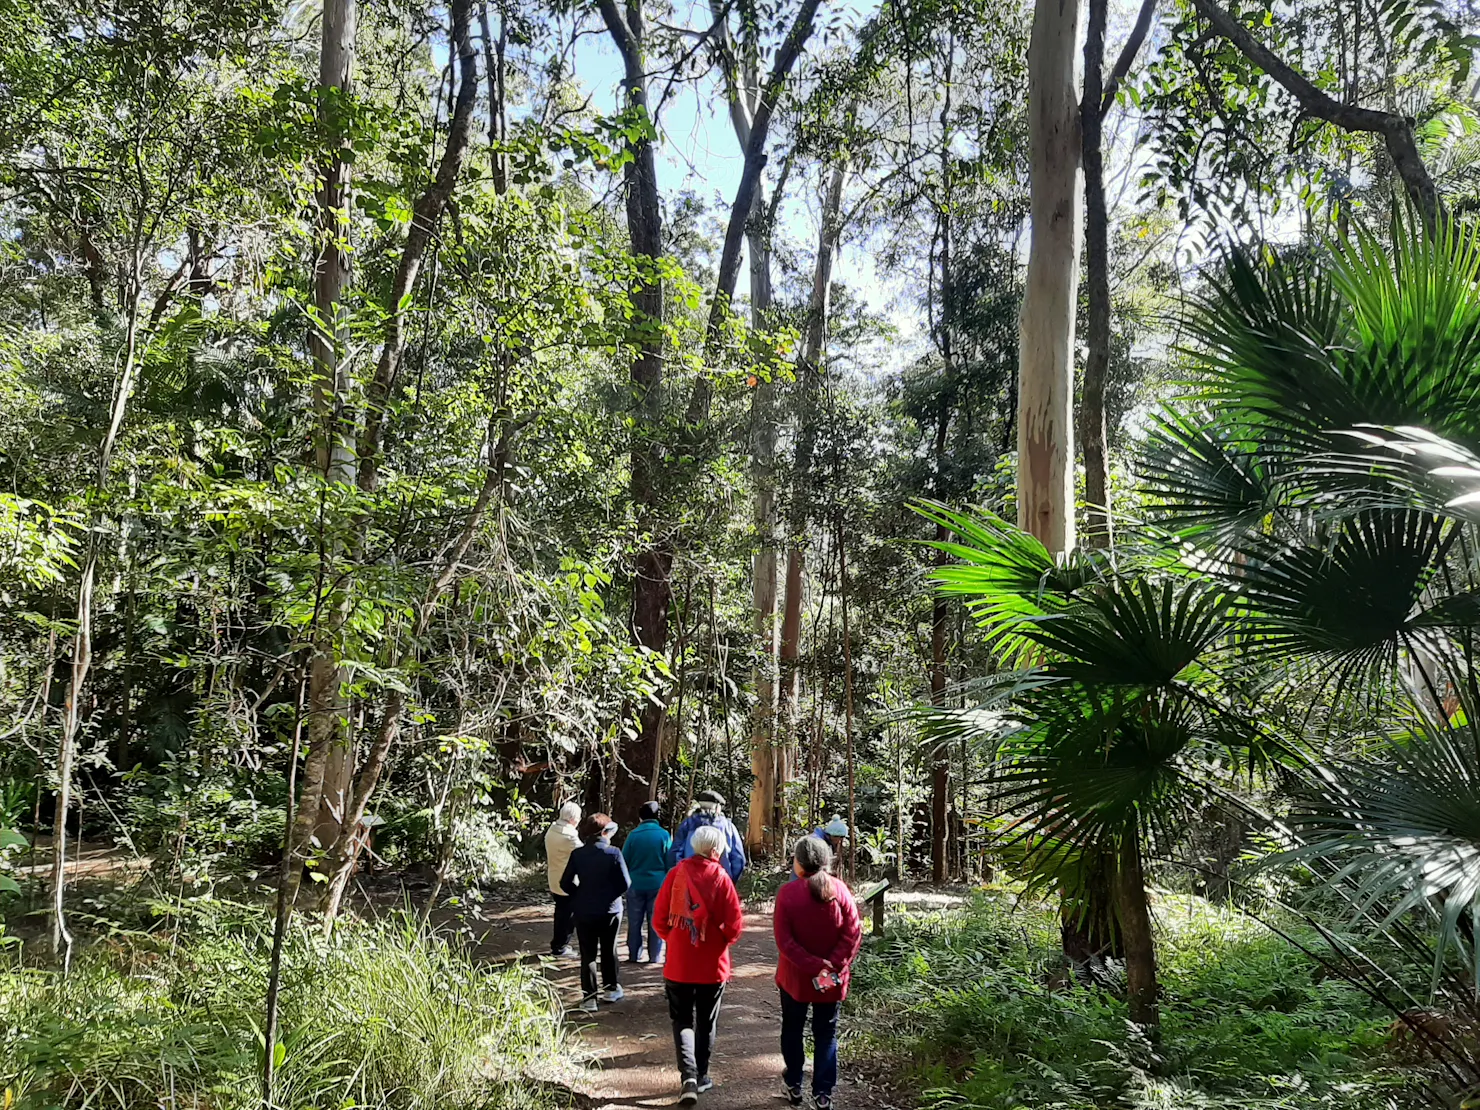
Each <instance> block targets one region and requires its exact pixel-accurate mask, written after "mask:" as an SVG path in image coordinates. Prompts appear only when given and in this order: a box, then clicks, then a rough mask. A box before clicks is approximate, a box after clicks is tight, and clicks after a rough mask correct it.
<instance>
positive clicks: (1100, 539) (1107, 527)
mask: <svg viewBox="0 0 1480 1110" xmlns="http://www.w3.org/2000/svg"><path fill="white" fill-rule="evenodd" d="M1108 7H1109V0H1089V26H1088V29H1087V32H1086V34H1085V39H1084V96H1083V98H1082V99H1081V101H1080V105H1079V121H1080V127H1081V130H1082V139H1083V150H1084V273H1085V284H1086V286H1087V289H1086V293H1087V294H1088V301H1089V314H1088V319H1087V321H1086V324H1087V334H1086V335H1085V348H1086V353H1085V359H1084V394H1083V398H1082V401H1081V407H1080V410H1079V437H1080V442H1081V443H1082V444H1083V445H1084V446H1083V450H1084V500H1085V503H1086V505H1087V507H1088V508H1087V518H1086V528H1085V542H1086V543H1087V544H1088V545H1089V546H1091V547H1109V546H1110V545H1111V543H1112V537H1113V531H1112V530H1113V527H1114V518H1113V515H1112V509H1111V505H1110V474H1109V470H1110V463H1109V454H1110V447H1109V442H1108V440H1109V435H1108V432H1107V429H1106V422H1105V380H1106V378H1107V377H1108V376H1109V373H1110V214H1109V211H1108V210H1107V208H1106V204H1105V154H1104V150H1103V149H1102V146H1101V133H1102V124H1103V121H1104V109H1103V104H1104V90H1103V88H1102V87H1101V80H1100V77H1101V74H1102V73H1103V72H1104V69H1103V67H1104V64H1105V19H1106V10H1107V8H1108ZM1142 10H1143V11H1144V10H1145V6H1144V5H1143V8H1142Z"/></svg>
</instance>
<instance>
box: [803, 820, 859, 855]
mask: <svg viewBox="0 0 1480 1110" xmlns="http://www.w3.org/2000/svg"><path fill="white" fill-rule="evenodd" d="M812 835H813V836H815V837H816V838H817V839H818V840H820V841H822V842H823V843H824V844H826V845H827V846H828V847H829V848H831V849H832V852H833V855H838V854H839V853H840V852H842V850H843V841H845V840H847V839H848V837H850V836H851V835H853V834H852V832H851V830H850V829H849V828H848V822H846V821H844V820H843V819H842V818H841V817H836V816H835V817H833V819H832V820H831V821H829V822H828V823H827V824H825V825H823V826H821V827H820V828H816V829H813V830H812Z"/></svg>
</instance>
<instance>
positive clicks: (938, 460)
mask: <svg viewBox="0 0 1480 1110" xmlns="http://www.w3.org/2000/svg"><path fill="white" fill-rule="evenodd" d="M955 59H956V36H955V33H954V31H953V32H951V33H950V34H949V35H948V37H947V46H946V72H945V81H944V82H943V92H942V103H941V109H940V152H939V154H940V176H941V189H942V193H943V195H942V197H941V203H940V207H939V210H938V212H937V215H936V240H937V242H938V243H939V245H940V304H939V312H940V320H939V323H938V324H937V325H936V327H935V328H934V331H935V345H936V348H937V349H938V350H939V351H940V361H941V374H942V376H943V377H944V379H945V380H944V382H943V383H942V389H941V391H940V408H939V411H938V412H937V413H936V425H935V452H934V460H933V462H934V466H935V474H934V481H935V491H934V492H935V496H936V498H937V499H943V498H944V497H946V496H947V491H946V484H947V483H946V480H945V477H946V475H945V471H946V465H947V458H946V446H947V444H948V443H949V435H950V428H951V416H952V411H951V410H952V407H953V402H954V392H955V390H954V385H955V381H956V348H955V345H954V343H953V342H952V340H953V336H954V332H953V328H954V325H955V319H954V316H955V307H954V297H955V291H954V284H953V278H952V274H951V240H952V234H951V233H952V220H953V218H954V217H953V214H954V206H953V204H952V201H951V198H952V190H951V138H952V134H951V103H952V96H951V93H952V87H953V84H954V82H953V77H954V73H955ZM932 323H934V321H932ZM946 538H947V537H946V529H945V526H944V525H936V529H935V540H936V543H942V542H944V541H945V539H946ZM935 563H936V565H937V566H941V565H943V564H944V563H945V552H944V551H941V550H937V551H936V552H935ZM949 617H950V613H949V609H948V608H947V605H946V599H945V597H944V596H943V595H942V594H941V593H939V592H938V591H937V592H936V593H935V595H934V597H933V598H932V599H931V609H930V704H931V705H933V706H935V707H936V708H937V709H940V708H944V706H945V702H946V647H947V643H946V641H947V638H948V629H949V627H950V624H949ZM950 799H951V752H950V748H949V746H948V744H947V742H946V741H944V740H941V741H939V742H937V743H936V745H935V747H934V748H933V749H931V752H930V877H931V879H932V880H934V881H935V882H937V883H943V882H945V881H946V873H947V857H946V840H947V831H948V827H949V818H950V808H951V802H950Z"/></svg>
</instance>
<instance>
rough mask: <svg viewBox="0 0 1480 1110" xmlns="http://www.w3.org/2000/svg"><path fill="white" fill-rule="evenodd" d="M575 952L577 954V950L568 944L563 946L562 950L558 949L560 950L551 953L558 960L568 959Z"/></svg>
mask: <svg viewBox="0 0 1480 1110" xmlns="http://www.w3.org/2000/svg"><path fill="white" fill-rule="evenodd" d="M575 954H576V950H575V949H574V948H572V947H571V946H570V945H568V944H567V945H566V946H565V947H564V948H562V949H561V950H560V951H558V952H551V953H550V955H551V956H553V957H555V959H557V960H568V959H570V958H571V957H572V956H574V955H575Z"/></svg>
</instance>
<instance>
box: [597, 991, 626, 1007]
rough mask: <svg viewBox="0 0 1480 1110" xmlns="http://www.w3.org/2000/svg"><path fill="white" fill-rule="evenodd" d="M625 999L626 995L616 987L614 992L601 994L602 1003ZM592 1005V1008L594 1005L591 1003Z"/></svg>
mask: <svg viewBox="0 0 1480 1110" xmlns="http://www.w3.org/2000/svg"><path fill="white" fill-rule="evenodd" d="M625 997H626V995H624V994H623V993H622V988H621V987H618V988H617V989H616V990H611V991H607V992H606V993H605V994H603V995H602V996H601V1000H602V1001H603V1002H620V1001H622V999H623V998H625ZM592 1005H593V1006H594V1005H595V1003H594V1002H593V1003H592Z"/></svg>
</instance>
